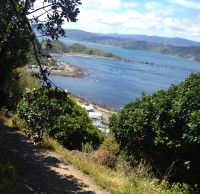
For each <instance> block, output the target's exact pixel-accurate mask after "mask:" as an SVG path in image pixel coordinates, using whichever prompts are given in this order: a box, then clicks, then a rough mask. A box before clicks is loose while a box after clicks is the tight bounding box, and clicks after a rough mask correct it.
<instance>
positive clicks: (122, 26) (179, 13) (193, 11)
mask: <svg viewBox="0 0 200 194" xmlns="http://www.w3.org/2000/svg"><path fill="white" fill-rule="evenodd" d="M81 2H82V5H80V6H79V9H80V14H79V15H78V21H77V22H76V23H68V22H66V23H65V24H64V28H65V29H80V30H85V31H88V32H97V33H119V34H142V35H149V36H163V37H180V38H186V39H190V40H194V41H199V42H200V0H148V1H147V0H82V1H81Z"/></svg>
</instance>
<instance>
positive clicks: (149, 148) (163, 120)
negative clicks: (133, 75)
mask: <svg viewBox="0 0 200 194" xmlns="http://www.w3.org/2000/svg"><path fill="white" fill-rule="evenodd" d="M199 85H200V73H195V74H191V75H190V77H189V78H187V79H186V80H185V81H184V82H182V83H181V84H180V85H178V86H172V87H170V89H169V90H168V91H163V90H161V91H158V92H157V93H154V94H153V95H149V96H145V95H143V96H142V98H140V99H137V100H136V101H135V102H132V103H130V104H127V105H125V107H124V108H123V109H122V110H121V111H120V112H119V113H118V114H117V115H114V116H112V117H111V119H110V129H111V130H112V131H113V133H114V134H115V137H116V139H117V141H118V143H119V144H120V146H121V149H122V150H124V151H125V152H126V153H127V155H128V156H131V158H133V159H134V160H133V162H138V161H140V160H146V161H147V162H149V163H150V164H151V165H152V168H153V170H154V171H155V173H156V174H157V175H158V177H159V178H161V179H169V180H171V181H180V182H186V183H190V184H191V185H194V184H198V185H200V178H199V174H200V168H199V163H200V152H199V150H200V124H199V121H200V120H199V116H200V90H199Z"/></svg>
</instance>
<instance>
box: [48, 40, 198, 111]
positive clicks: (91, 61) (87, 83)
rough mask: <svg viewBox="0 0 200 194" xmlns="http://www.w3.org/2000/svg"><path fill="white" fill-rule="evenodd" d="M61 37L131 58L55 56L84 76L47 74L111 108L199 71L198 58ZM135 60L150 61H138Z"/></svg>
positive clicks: (67, 87)
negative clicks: (184, 57)
mask: <svg viewBox="0 0 200 194" xmlns="http://www.w3.org/2000/svg"><path fill="white" fill-rule="evenodd" d="M61 41H62V42H64V43H66V44H73V43H76V42H79V43H82V44H85V45H87V46H90V47H93V48H98V49H102V50H105V51H108V52H112V53H113V54H116V55H118V56H121V57H123V58H127V59H131V60H134V61H135V62H125V61H120V60H110V59H103V58H95V57H90V56H59V57H56V59H59V60H61V61H67V62H70V63H72V64H74V65H76V66H78V67H81V68H83V69H84V70H85V71H86V74H87V76H86V77H84V78H69V77H61V76H51V80H52V81H53V82H54V83H55V84H56V85H57V86H59V87H61V88H63V89H67V90H68V91H69V92H71V93H73V94H75V95H77V96H80V97H83V98H84V99H86V100H88V101H94V102H97V103H99V104H103V105H106V106H108V107H110V108H112V109H115V110H119V109H120V108H122V107H123V106H124V105H125V104H127V103H129V102H132V101H134V100H135V99H136V98H139V97H140V96H141V94H142V92H144V93H146V94H152V93H153V92H156V91H158V90H161V89H164V90H166V89H168V88H169V86H170V85H171V84H179V83H180V82H182V81H184V80H185V78H187V77H188V76H189V75H190V74H191V73H192V72H198V71H200V62H197V61H191V60H187V59H182V58H175V57H169V56H166V55H160V54H153V53H146V52H140V51H133V50H128V49H122V48H115V47H111V46H106V45H101V44H95V43H88V42H80V41H74V40H70V39H61ZM139 61H144V62H146V61H148V62H151V63H153V64H142V63H140V62H139Z"/></svg>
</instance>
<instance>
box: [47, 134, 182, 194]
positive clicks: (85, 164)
mask: <svg viewBox="0 0 200 194" xmlns="http://www.w3.org/2000/svg"><path fill="white" fill-rule="evenodd" d="M43 146H44V147H46V148H48V149H51V150H53V151H55V152H56V153H58V154H59V155H60V156H61V158H62V160H64V161H67V162H69V163H71V164H73V165H74V166H76V167H77V168H78V169H79V170H81V171H82V172H84V173H86V174H89V175H90V176H91V177H92V178H93V179H94V181H95V182H96V183H97V184H98V185H99V186H101V187H103V188H105V189H107V190H108V191H110V192H111V193H114V194H161V193H163V194H171V193H173V194H175V193H179V192H173V191H172V190H170V189H164V187H162V186H161V185H159V184H158V181H157V180H156V179H153V178H152V177H150V176H149V175H148V173H147V172H146V171H148V169H147V168H148V167H147V166H145V165H144V164H140V165H139V166H138V167H137V169H134V170H133V171H132V172H130V173H125V172H123V170H114V169H110V168H108V167H105V166H102V165H99V164H97V163H95V162H93V161H92V160H90V159H89V158H88V157H87V156H86V155H85V154H84V153H82V152H79V151H72V152H70V151H69V150H67V149H65V148H64V147H63V146H61V145H60V144H59V143H57V142H56V141H54V140H52V139H51V138H49V137H48V136H45V138H44V142H43Z"/></svg>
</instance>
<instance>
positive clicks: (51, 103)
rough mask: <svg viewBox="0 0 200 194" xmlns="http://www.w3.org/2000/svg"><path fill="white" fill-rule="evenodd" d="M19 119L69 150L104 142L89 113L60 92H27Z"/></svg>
mask: <svg viewBox="0 0 200 194" xmlns="http://www.w3.org/2000/svg"><path fill="white" fill-rule="evenodd" d="M18 115H19V116H20V118H22V119H24V120H26V121H27V123H28V125H29V126H30V128H31V129H32V130H33V132H36V133H38V134H39V135H40V134H41V133H42V132H43V131H46V132H47V133H48V134H49V135H50V136H51V137H53V138H54V139H56V140H58V141H59V142H60V143H62V145H64V146H65V147H66V148H68V149H78V150H81V147H82V144H85V143H86V142H91V144H92V146H93V147H94V148H97V147H98V146H99V144H100V142H101V140H102V135H101V133H100V131H99V130H98V129H97V128H96V127H94V126H93V124H92V121H91V119H90V118H89V117H88V115H87V112H86V111H85V110H84V109H83V108H81V107H80V106H78V105H77V104H76V103H75V102H74V101H73V100H72V99H71V98H69V97H67V95H66V93H65V92H63V91H61V90H58V89H47V88H39V89H36V90H28V91H27V92H26V93H25V94H24V96H23V99H22V100H21V101H20V103H19V105H18Z"/></svg>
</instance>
